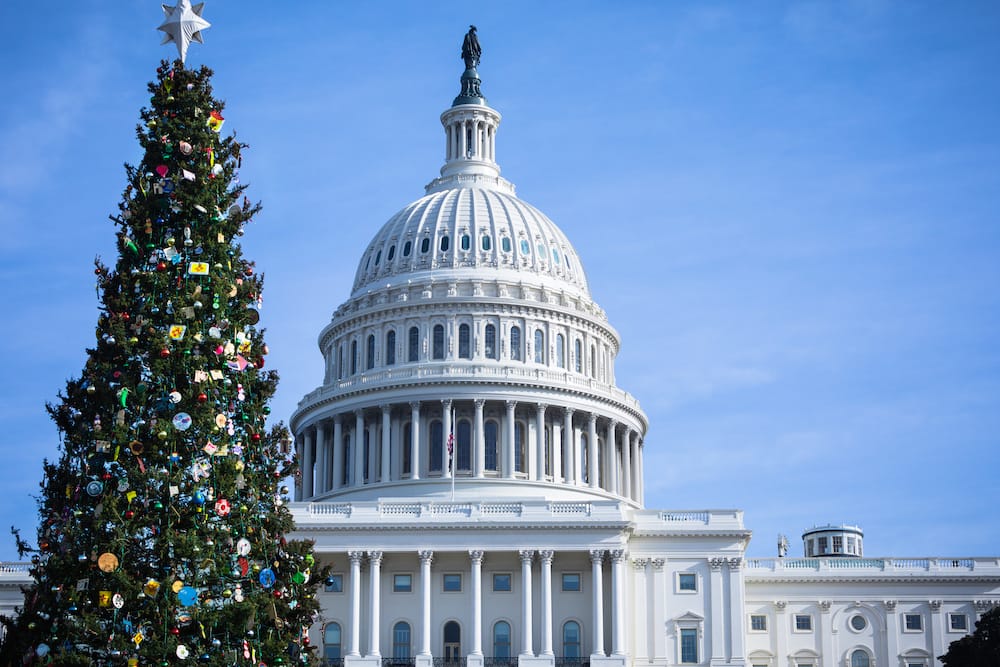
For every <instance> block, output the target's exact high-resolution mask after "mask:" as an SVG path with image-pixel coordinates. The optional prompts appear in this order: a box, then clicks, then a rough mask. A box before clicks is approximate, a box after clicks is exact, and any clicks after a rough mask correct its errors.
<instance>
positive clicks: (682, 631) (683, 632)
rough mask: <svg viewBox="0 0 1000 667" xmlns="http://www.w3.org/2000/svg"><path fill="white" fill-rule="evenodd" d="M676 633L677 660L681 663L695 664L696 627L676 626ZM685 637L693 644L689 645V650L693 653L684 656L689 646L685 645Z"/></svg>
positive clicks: (696, 658) (696, 648) (696, 652)
mask: <svg viewBox="0 0 1000 667" xmlns="http://www.w3.org/2000/svg"><path fill="white" fill-rule="evenodd" d="M678 630H679V632H678V633H677V648H678V653H679V655H678V656H677V662H678V663H679V664H681V665H697V664H698V662H699V660H698V657H699V656H698V653H699V652H698V648H699V647H698V628H684V627H682V628H678ZM685 638H690V640H691V641H692V642H693V644H692V645H691V646H690V648H691V650H693V651H694V655H688V656H685V652H686V651H687V649H688V648H689V646H688V645H685V641H684V640H685Z"/></svg>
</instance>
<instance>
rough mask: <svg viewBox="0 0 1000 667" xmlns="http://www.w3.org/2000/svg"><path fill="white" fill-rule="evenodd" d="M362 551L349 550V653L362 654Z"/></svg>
mask: <svg viewBox="0 0 1000 667" xmlns="http://www.w3.org/2000/svg"><path fill="white" fill-rule="evenodd" d="M363 556H364V552H362V551H348V552H347V557H348V558H349V559H350V560H351V643H350V644H349V645H348V647H347V655H361V558H362V557H363Z"/></svg>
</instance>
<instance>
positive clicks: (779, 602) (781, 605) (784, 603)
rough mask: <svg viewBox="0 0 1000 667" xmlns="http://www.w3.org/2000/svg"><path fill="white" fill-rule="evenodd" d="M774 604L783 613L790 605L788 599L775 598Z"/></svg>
mask: <svg viewBox="0 0 1000 667" xmlns="http://www.w3.org/2000/svg"><path fill="white" fill-rule="evenodd" d="M773 604H774V609H775V610H776V611H778V612H782V613H783V612H784V611H785V608H786V607H787V606H788V601H787V600H775V601H774V602H773Z"/></svg>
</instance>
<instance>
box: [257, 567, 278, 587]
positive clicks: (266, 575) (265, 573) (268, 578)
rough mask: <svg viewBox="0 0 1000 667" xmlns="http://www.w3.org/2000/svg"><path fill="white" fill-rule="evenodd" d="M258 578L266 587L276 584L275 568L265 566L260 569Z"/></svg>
mask: <svg viewBox="0 0 1000 667" xmlns="http://www.w3.org/2000/svg"><path fill="white" fill-rule="evenodd" d="M257 579H258V580H259V581H260V585H261V586H263V587H264V588H270V587H271V586H274V570H272V569H271V568H269V567H265V568H264V569H263V570H261V571H260V576H259V577H257Z"/></svg>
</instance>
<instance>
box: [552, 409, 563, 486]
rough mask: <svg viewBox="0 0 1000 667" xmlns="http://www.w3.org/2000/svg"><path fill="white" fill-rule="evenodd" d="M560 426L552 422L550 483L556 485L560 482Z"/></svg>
mask: <svg viewBox="0 0 1000 667" xmlns="http://www.w3.org/2000/svg"><path fill="white" fill-rule="evenodd" d="M562 434H563V431H562V426H561V425H560V424H559V422H557V421H556V420H555V419H553V420H552V481H553V482H555V483H556V484H558V483H560V482H562V480H563V476H562V437H563V436H562Z"/></svg>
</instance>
